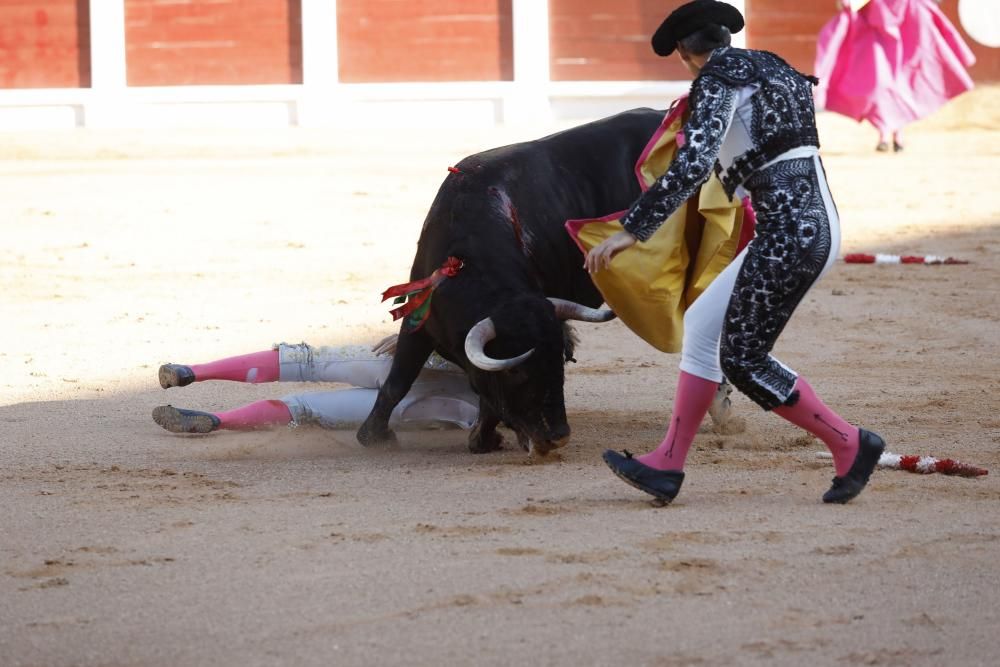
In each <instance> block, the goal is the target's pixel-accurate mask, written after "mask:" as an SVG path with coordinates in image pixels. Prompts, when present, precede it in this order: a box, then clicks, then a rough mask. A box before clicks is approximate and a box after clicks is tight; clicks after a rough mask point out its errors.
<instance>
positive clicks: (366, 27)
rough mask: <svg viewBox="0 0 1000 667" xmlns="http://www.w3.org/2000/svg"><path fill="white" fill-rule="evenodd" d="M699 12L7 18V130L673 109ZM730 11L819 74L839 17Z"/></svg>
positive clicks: (432, 0) (419, 122) (328, 6)
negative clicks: (685, 29)
mask: <svg viewBox="0 0 1000 667" xmlns="http://www.w3.org/2000/svg"><path fill="white" fill-rule="evenodd" d="M683 1H684V0H663V1H662V2H659V3H647V2H642V3H639V2H634V3H623V2H621V0H408V1H407V2H399V1H398V0H2V1H0V129H3V128H19V127H41V128H54V127H75V126H83V125H86V126H99V127H136V126H139V127H162V126H223V127H234V126H254V127H257V126H286V125H357V124H362V125H366V124H367V125H383V124H384V123H386V122H395V123H400V122H404V123H409V124H412V125H414V126H426V125H435V124H436V125H443V126H454V125H456V124H461V125H489V124H493V123H496V122H520V121H529V120H530V121H539V120H541V121H544V120H549V119H553V118H590V117H596V116H603V115H607V114H610V113H614V112H616V111H620V110H622V109H625V108H630V107H634V106H643V105H645V106H658V107H663V106H665V105H666V103H667V102H668V101H669V100H670V99H672V98H674V97H676V96H677V95H678V94H680V93H681V92H683V91H684V90H686V88H687V86H688V81H689V79H688V77H687V74H686V72H685V71H684V70H683V69H682V67H681V66H680V65H679V63H677V62H676V60H674V59H661V58H657V57H656V56H655V55H653V54H652V53H651V51H650V49H649V35H650V34H651V33H652V31H653V30H655V28H656V26H657V25H658V24H659V22H660V21H661V20H662V18H663V15H664V14H665V13H666V12H668V11H669V10H670V9H672V8H673V7H674V6H676V5H679V4H681V3H682V2H683ZM727 1H729V2H731V4H734V5H736V6H738V7H739V8H740V9H741V10H743V11H744V12H745V13H747V17H748V30H747V31H746V33H745V34H741V35H739V36H738V43H740V44H743V43H745V42H744V39H745V40H747V41H748V42H749V45H750V46H755V47H761V48H771V49H775V50H778V51H781V52H783V53H786V54H788V56H789V58H790V59H791V60H792V62H793V64H795V65H797V66H799V67H801V68H803V69H804V70H809V69H811V57H812V56H811V54H812V50H813V48H814V47H813V41H812V40H813V39H814V36H815V33H816V31H817V30H818V26H819V25H821V24H822V22H823V20H825V19H826V18H828V17H829V16H830V14H831V13H832V11H833V10H832V2H831V3H804V2H801V0H727ZM949 2H950V3H951V4H954V3H955V2H957V0H944V7H945V9H946V11H949V12H950V13H952V14H955V13H956V11H957V10H955V8H951V9H949V6H948V5H949ZM819 4H823V7H822V8H820V7H814V6H813V5H819ZM828 4H830V5H831V6H827V5H828ZM978 51H979V55H980V57H981V59H983V60H985V62H981V64H980V65H978V66H977V68H979V69H978V70H976V71H978V72H983V73H986V74H987V75H988V76H992V77H993V78H996V79H1000V53H998V51H1000V50H998V49H979V50H978ZM984 54H985V55H984Z"/></svg>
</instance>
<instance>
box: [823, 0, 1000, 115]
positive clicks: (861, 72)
mask: <svg viewBox="0 0 1000 667" xmlns="http://www.w3.org/2000/svg"><path fill="white" fill-rule="evenodd" d="M998 1H1000V0H998ZM975 62H976V58H975V56H974V55H973V54H972V51H971V50H970V49H969V47H968V45H967V44H966V43H965V41H964V40H963V39H962V36H961V35H960V34H959V33H958V31H957V30H955V27H954V26H953V25H952V24H951V22H950V21H949V20H948V19H947V17H945V15H944V14H942V13H941V10H940V9H938V7H937V5H936V4H935V3H934V2H933V1H932V0H872V1H871V2H869V3H868V4H867V5H865V6H864V7H863V8H862V9H861V10H860V11H857V12H855V11H853V10H849V9H845V10H843V11H841V12H840V13H838V14H837V16H835V17H834V18H833V19H832V20H831V21H830V22H828V23H827V24H826V25H825V26H824V27H823V30H822V31H821V32H820V35H819V42H818V44H817V47H816V76H818V77H819V78H820V88H819V89H818V91H817V97H818V99H817V102H818V104H819V105H820V106H821V107H824V108H825V109H827V110H828V111H836V112H837V113H840V114H843V115H845V116H848V117H850V118H853V119H855V120H858V121H862V120H867V121H868V122H870V123H871V124H872V125H874V126H875V127H876V128H877V129H878V130H879V131H880V132H882V133H883V134H887V133H889V132H894V131H896V130H899V129H901V128H902V127H903V126H905V125H907V124H909V123H911V122H913V121H915V120H919V119H921V118H925V117H926V116H929V115H930V114H932V113H933V112H934V111H936V110H937V109H939V108H940V107H941V106H942V105H943V104H944V103H945V102H947V101H948V100H950V99H951V98H953V97H955V96H957V95H960V94H961V93H964V92H965V91H967V90H969V89H971V88H972V85H973V84H972V79H971V78H970V77H969V74H968V72H966V68H967V67H971V66H972V65H973V64H974V63H975Z"/></svg>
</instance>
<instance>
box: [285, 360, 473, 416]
mask: <svg viewBox="0 0 1000 667" xmlns="http://www.w3.org/2000/svg"><path fill="white" fill-rule="evenodd" d="M277 347H278V352H279V357H278V359H279V364H280V369H281V371H280V381H282V382H337V383H343V384H349V385H352V386H353V387H354V388H352V389H339V390H334V391H322V392H309V393H302V394H291V395H288V396H285V397H283V398H282V399H281V400H282V402H284V403H285V405H287V406H288V409H289V411H290V412H291V414H292V419H293V421H294V422H295V423H297V424H317V425H319V426H322V427H324V428H357V427H358V426H360V425H361V424H362V422H364V420H365V419H366V418H367V417H368V414H369V413H370V412H371V409H372V407H373V406H374V405H375V399H376V397H377V396H378V387H379V386H380V385H381V383H382V382H383V381H384V380H385V378H386V376H387V375H388V374H389V369H390V368H392V358H391V357H385V356H382V357H377V356H375V355H374V353H373V352H372V351H371V350H370V349H369V348H367V347H364V346H360V345H348V346H343V347H312V346H310V345H307V344H305V343H301V344H299V345H287V344H285V343H282V344H280V345H278V346H277ZM478 416H479V398H478V396H476V394H475V392H473V391H472V388H471V387H470V386H469V381H468V378H467V377H466V376H465V373H464V372H462V370H461V369H460V368H459V367H457V366H455V365H453V364H450V363H448V362H446V361H443V360H441V359H440V358H434V357H432V359H431V360H429V361H428V363H427V364H425V366H424V369H423V370H422V371H421V372H420V375H419V376H418V377H417V379H416V381H415V382H414V383H413V386H412V387H411V388H410V391H409V392H408V393H407V395H406V397H405V398H404V399H403V400H402V401H400V403H399V405H397V406H396V409H395V410H393V411H392V415H391V416H390V418H389V426H390V427H392V428H411V429H412V428H433V427H440V426H443V425H452V426H457V427H459V428H465V429H469V428H472V426H473V424H475V422H476V419H477V418H478Z"/></svg>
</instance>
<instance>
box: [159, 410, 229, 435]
mask: <svg viewBox="0 0 1000 667" xmlns="http://www.w3.org/2000/svg"><path fill="white" fill-rule="evenodd" d="M153 421H154V422H156V423H157V424H158V425H160V426H162V427H163V428H165V429H166V430H168V431H170V432H171V433H211V432H212V431H214V430H216V429H217V428H218V427H219V424H218V422H217V421H216V420H215V419H213V418H212V415H210V414H208V413H207V412H190V411H182V410H179V409H178V408H175V407H174V406H172V405H161V406H159V407H156V408H153Z"/></svg>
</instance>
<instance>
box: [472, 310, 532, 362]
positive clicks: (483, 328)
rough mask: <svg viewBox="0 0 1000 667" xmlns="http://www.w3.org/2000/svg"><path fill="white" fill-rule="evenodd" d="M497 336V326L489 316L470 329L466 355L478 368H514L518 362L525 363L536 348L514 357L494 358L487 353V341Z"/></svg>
mask: <svg viewBox="0 0 1000 667" xmlns="http://www.w3.org/2000/svg"><path fill="white" fill-rule="evenodd" d="M496 337H497V328H496V326H495V325H494V324H493V319H492V318H489V317H487V318H486V319H485V320H482V321H480V322H479V323H478V324H476V326H474V327H472V328H471V329H469V334H468V335H467V336H466V337H465V356H466V357H468V358H469V361H471V362H472V364H473V365H474V366H475V367H476V368H479V369H481V370H484V371H502V370H504V369H507V368H513V367H514V366H517V365H518V364H521V363H524V361H525V360H526V359H527V358H528V357H530V356H531V353H532V352H534V351H535V348H531V349H530V350H528V351H527V352H525V353H524V354H521V355H518V356H516V357H514V358H513V359H494V358H493V357H491V356H489V355H487V354H486V351H485V347H486V343H488V342H490V341H491V340H493V339H494V338H496Z"/></svg>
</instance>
